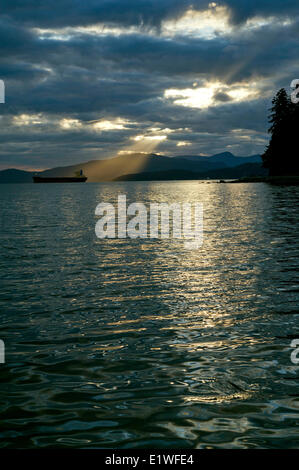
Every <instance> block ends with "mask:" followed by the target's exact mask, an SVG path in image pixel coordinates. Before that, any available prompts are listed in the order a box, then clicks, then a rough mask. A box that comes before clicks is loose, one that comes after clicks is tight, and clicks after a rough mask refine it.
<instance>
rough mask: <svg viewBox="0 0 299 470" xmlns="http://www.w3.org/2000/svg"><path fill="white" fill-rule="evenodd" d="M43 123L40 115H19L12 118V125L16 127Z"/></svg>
mask: <svg viewBox="0 0 299 470" xmlns="http://www.w3.org/2000/svg"><path fill="white" fill-rule="evenodd" d="M45 122H46V118H45V117H44V116H43V115H42V114H20V115H18V116H14V117H13V123H14V124H15V125H16V126H31V125H37V124H43V123H45Z"/></svg>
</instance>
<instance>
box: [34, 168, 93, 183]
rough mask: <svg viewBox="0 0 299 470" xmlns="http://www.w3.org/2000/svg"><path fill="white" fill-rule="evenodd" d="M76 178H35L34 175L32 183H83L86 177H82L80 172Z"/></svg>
mask: <svg viewBox="0 0 299 470" xmlns="http://www.w3.org/2000/svg"><path fill="white" fill-rule="evenodd" d="M78 173H79V174H76V176H37V175H34V176H33V177H32V178H33V182H34V183H85V181H87V177H86V176H84V175H83V171H82V170H80V172H78Z"/></svg>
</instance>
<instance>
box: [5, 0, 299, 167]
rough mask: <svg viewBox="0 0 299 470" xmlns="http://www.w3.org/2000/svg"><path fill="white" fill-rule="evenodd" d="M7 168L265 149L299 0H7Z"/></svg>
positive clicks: (298, 48)
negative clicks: (146, 155)
mask: <svg viewBox="0 0 299 470" xmlns="http://www.w3.org/2000/svg"><path fill="white" fill-rule="evenodd" d="M0 51H1V53H0V79H2V80H3V81H4V83H5V103H4V104H0V139H1V146H0V169H4V168H20V169H28V170H39V169H45V168H52V167H55V166H66V165H71V164H75V163H79V162H84V161H89V160H96V159H102V158H108V157H114V156H117V155H122V154H125V153H127V154H128V153H129V154H130V153H131V152H132V153H133V152H154V153H158V154H161V155H168V156H177V155H213V154H215V153H219V152H224V151H229V152H232V153H233V154H235V155H238V156H249V155H253V154H257V153H260V154H261V153H263V151H264V150H265V147H266V145H267V143H268V140H269V135H268V133H267V128H268V122H267V115H268V110H269V107H270V106H271V100H272V97H273V95H274V94H275V93H276V92H277V91H278V89H280V88H281V87H284V88H286V89H287V90H288V91H290V83H291V81H292V80H293V79H296V78H299V70H298V67H299V62H298V58H299V2H298V0H223V1H219V2H211V1H205V0H194V1H189V0H84V1H83V0H59V1H57V0H47V1H45V0H2V1H1V11H0Z"/></svg>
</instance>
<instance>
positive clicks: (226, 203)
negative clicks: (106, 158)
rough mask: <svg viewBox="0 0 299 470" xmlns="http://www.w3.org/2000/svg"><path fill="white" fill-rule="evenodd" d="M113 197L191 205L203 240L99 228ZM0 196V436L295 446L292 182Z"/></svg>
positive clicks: (1, 441)
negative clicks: (124, 235) (188, 246)
mask: <svg viewBox="0 0 299 470" xmlns="http://www.w3.org/2000/svg"><path fill="white" fill-rule="evenodd" d="M119 193H120V194H126V195H127V198H128V201H129V202H133V201H140V202H148V201H151V202H158V201H161V202H175V201H177V202H193V201H194V202H195V201H198V202H202V203H203V204H204V224H205V226H204V244H203V247H202V248H200V249H199V250H192V251H188V250H185V249H184V244H183V242H182V241H179V240H177V241H173V240H163V241H161V240H158V241H157V240H156V241H155V240H130V239H126V240H109V241H107V240H105V241H103V240H102V241H101V240H98V239H97V238H96V237H95V234H94V226H95V223H96V220H97V219H98V217H95V215H94V210H95V207H96V205H97V204H98V203H99V202H101V201H105V202H115V201H116V197H117V195H118V194H119ZM0 195H1V203H0V210H1V258H0V275H1V279H2V289H1V296H0V309H1V310H0V311H1V325H0V326H1V329H0V338H1V339H3V340H4V341H5V345H6V364H0V386H1V392H0V447H46V446H52V447H53V446H56V447H106V448H138V447H140V448H144V447H151V448H166V447H168V448H172V447H181V448H183V447H188V448H189V447H191V448H195V447H197V448H295V447H299V446H298V437H299V430H298V427H296V424H297V422H298V418H299V398H298V387H297V383H298V370H299V366H298V365H297V366H296V365H294V364H292V362H291V359H290V354H291V352H292V349H291V348H290V343H291V341H292V339H294V338H299V331H298V322H297V323H296V320H298V316H297V314H298V309H297V306H298V298H299V295H298V271H297V269H298V229H299V222H298V220H299V218H298V215H299V214H298V212H299V204H298V202H299V190H298V188H295V187H287V188H282V187H272V186H270V185H266V184H235V185H234V184H227V185H220V184H214V183H211V184H199V183H198V182H189V181H188V182H167V183H163V182H162V183H144V182H143V183H138V182H130V183H111V184H85V185H84V184H82V185H76V184H69V185H56V184H54V185H0Z"/></svg>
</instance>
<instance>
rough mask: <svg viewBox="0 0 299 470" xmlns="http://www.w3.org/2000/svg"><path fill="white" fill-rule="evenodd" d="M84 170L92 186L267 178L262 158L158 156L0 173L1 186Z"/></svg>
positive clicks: (130, 156) (135, 155)
mask: <svg viewBox="0 0 299 470" xmlns="http://www.w3.org/2000/svg"><path fill="white" fill-rule="evenodd" d="M80 169H82V170H83V172H84V174H85V175H86V176H87V177H88V182H99V181H114V180H132V179H142V180H149V179H160V180H161V178H162V177H163V178H162V179H166V180H167V179H182V176H183V174H184V175H185V178H183V179H200V178H239V177H241V176H253V175H254V176H264V175H265V170H264V169H263V168H262V164H261V157H260V155H253V156H251V157H236V156H235V155H233V154H232V153H230V152H224V153H219V154H216V155H213V156H211V157H206V156H195V155H186V156H178V157H167V156H162V155H157V154H143V153H128V154H124V155H120V156H117V157H114V158H110V159H106V160H91V161H89V162H84V163H78V164H75V165H70V166H63V167H56V168H52V169H48V170H44V171H41V172H38V173H37V172H30V171H23V170H17V169H7V170H2V171H0V183H29V182H32V176H33V175H34V174H38V175H39V176H54V177H55V176H74V173H75V172H77V171H79V170H80Z"/></svg>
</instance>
